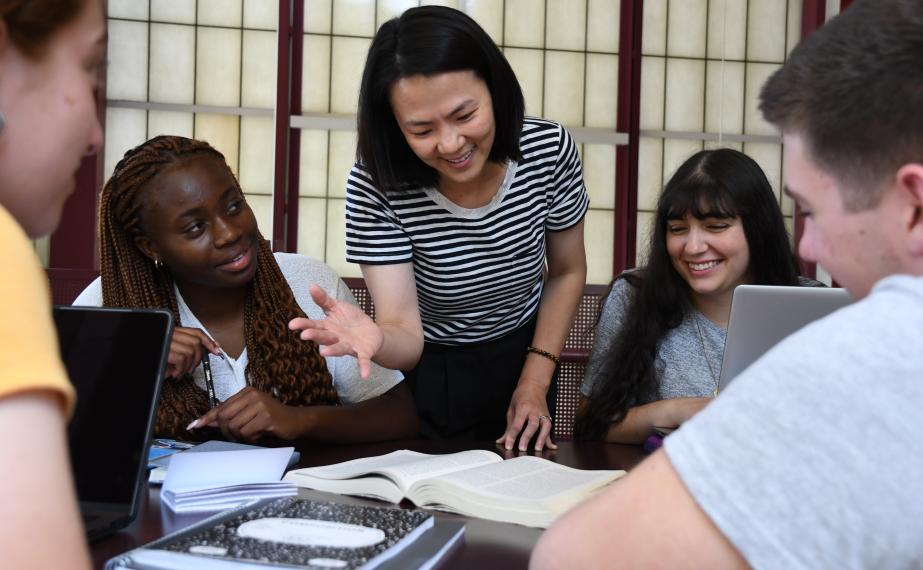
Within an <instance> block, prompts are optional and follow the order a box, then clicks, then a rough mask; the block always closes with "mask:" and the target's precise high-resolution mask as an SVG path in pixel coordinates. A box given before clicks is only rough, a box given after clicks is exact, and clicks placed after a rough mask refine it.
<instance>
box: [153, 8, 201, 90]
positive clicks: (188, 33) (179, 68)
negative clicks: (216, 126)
mask: <svg viewBox="0 0 923 570" xmlns="http://www.w3.org/2000/svg"><path fill="white" fill-rule="evenodd" d="M194 53H195V28H193V27H191V26H179V25H170V24H151V54H150V60H151V75H150V82H151V87H150V100H151V101H156V102H158V103H179V104H182V105H192V104H193V103H194V102H195V91H194V90H195V60H194V59H193V57H192V54H194Z"/></svg>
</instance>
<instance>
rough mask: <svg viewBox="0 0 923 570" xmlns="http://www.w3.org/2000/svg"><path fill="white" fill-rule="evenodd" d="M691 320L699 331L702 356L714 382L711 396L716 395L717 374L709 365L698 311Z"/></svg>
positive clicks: (715, 396)
mask: <svg viewBox="0 0 923 570" xmlns="http://www.w3.org/2000/svg"><path fill="white" fill-rule="evenodd" d="M692 320H693V321H695V330H697V331H698V332H699V342H700V343H702V358H704V359H705V365H706V366H708V373H709V374H710V375H711V380H712V382H714V383H715V389H714V390H712V393H711V396H712V398H717V397H718V376H717V375H716V374H715V369H714V368H712V367H711V361H710V360H709V359H708V349H706V348H705V335H703V334H702V325H700V324H699V315H698V312H693V313H692Z"/></svg>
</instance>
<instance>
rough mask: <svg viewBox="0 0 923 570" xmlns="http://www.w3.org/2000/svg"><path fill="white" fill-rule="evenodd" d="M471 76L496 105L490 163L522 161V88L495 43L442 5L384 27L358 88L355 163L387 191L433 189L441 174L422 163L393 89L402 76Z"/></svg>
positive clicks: (413, 10)
mask: <svg viewBox="0 0 923 570" xmlns="http://www.w3.org/2000/svg"><path fill="white" fill-rule="evenodd" d="M463 70H470V71H473V72H474V73H475V75H477V77H478V78H480V79H481V80H483V81H484V83H485V84H486V85H487V89H488V91H489V92H490V96H491V99H492V100H493V114H494V121H495V122H496V134H495V135H494V143H493V147H492V148H491V149H490V154H489V155H488V159H489V160H491V161H493V162H498V163H500V162H504V161H506V160H520V159H521V158H522V153H521V152H520V149H519V135H520V133H521V132H522V123H523V118H524V113H525V103H524V101H523V97H522V89H521V88H520V86H519V82H518V81H517V80H516V75H515V74H514V73H513V68H512V67H510V64H509V62H507V61H506V58H505V57H504V56H503V53H502V52H501V51H500V49H499V48H498V47H497V45H496V44H495V43H494V42H493V40H491V39H490V36H488V35H487V32H485V31H484V30H483V29H482V28H481V27H480V26H479V25H478V24H477V23H476V22H475V21H474V20H472V19H471V18H470V17H469V16H467V15H466V14H464V13H463V12H460V11H458V10H453V9H452V8H446V7H443V6H421V7H419V8H411V9H409V10H407V11H406V12H404V13H403V14H401V16H399V17H397V18H394V19H392V20H389V21H387V22H385V23H384V24H382V26H381V27H380V28H379V29H378V32H377V33H376V34H375V38H374V39H373V40H372V45H371V47H370V48H369V54H368V58H367V59H366V62H365V69H364V71H363V72H362V84H361V86H360V88H359V112H358V131H359V132H358V145H357V157H356V159H357V160H358V161H359V163H361V164H362V165H363V167H364V168H365V169H366V170H367V171H368V173H369V174H370V175H371V177H372V181H373V182H374V183H375V185H376V186H378V188H380V189H382V190H390V191H393V190H401V189H407V188H419V187H435V186H436V185H437V183H438V181H439V177H438V174H437V172H436V171H435V170H434V169H433V168H431V167H430V166H427V165H426V164H425V163H424V162H423V161H422V160H420V159H419V158H418V157H417V156H416V154H414V152H413V150H411V148H410V146H409V145H408V144H407V140H406V139H405V138H404V135H403V133H402V132H401V129H400V127H399V126H398V124H397V120H396V119H395V118H394V112H393V110H392V109H391V87H392V86H393V85H394V84H395V83H396V82H397V81H398V80H400V79H402V78H404V77H411V76H413V75H423V76H432V75H435V74H439V73H445V72H450V71H463Z"/></svg>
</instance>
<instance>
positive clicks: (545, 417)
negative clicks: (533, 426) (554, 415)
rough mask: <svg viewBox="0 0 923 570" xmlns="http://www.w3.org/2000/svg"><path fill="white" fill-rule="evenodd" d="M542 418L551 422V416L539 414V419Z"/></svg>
mask: <svg viewBox="0 0 923 570" xmlns="http://www.w3.org/2000/svg"><path fill="white" fill-rule="evenodd" d="M542 420H548V421H549V422H550V421H551V416H539V417H538V421H539V422H541V421H542Z"/></svg>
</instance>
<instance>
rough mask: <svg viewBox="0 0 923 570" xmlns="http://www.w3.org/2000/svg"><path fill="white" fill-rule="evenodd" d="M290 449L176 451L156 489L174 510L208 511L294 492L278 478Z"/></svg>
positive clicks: (188, 511)
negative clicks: (158, 487)
mask: <svg viewBox="0 0 923 570" xmlns="http://www.w3.org/2000/svg"><path fill="white" fill-rule="evenodd" d="M293 451H294V448H291V447H278V448H265V449H253V450H241V451H213V452H207V453H177V454H176V455H175V456H173V457H172V458H171V459H170V469H169V470H167V477H166V479H165V480H164V483H163V489H162V490H161V492H160V500H161V502H162V503H164V504H165V505H166V506H167V507H168V508H169V509H170V510H172V511H173V512H175V513H209V512H216V511H221V510H225V509H229V508H233V507H237V506H240V505H242V504H244V503H248V502H251V501H255V500H259V499H269V498H278V497H288V496H291V495H295V494H297V492H298V490H297V488H296V487H295V485H293V484H292V483H289V482H284V481H280V479H281V478H282V475H283V474H284V473H285V468H286V467H287V466H288V462H289V459H290V458H291V456H292V452H293Z"/></svg>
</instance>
